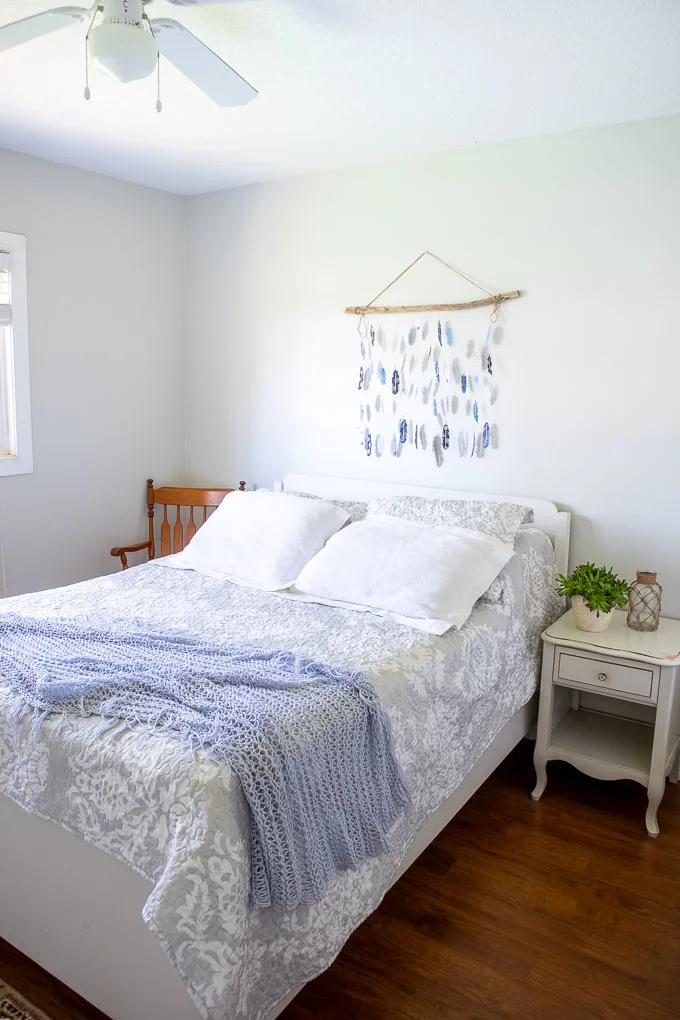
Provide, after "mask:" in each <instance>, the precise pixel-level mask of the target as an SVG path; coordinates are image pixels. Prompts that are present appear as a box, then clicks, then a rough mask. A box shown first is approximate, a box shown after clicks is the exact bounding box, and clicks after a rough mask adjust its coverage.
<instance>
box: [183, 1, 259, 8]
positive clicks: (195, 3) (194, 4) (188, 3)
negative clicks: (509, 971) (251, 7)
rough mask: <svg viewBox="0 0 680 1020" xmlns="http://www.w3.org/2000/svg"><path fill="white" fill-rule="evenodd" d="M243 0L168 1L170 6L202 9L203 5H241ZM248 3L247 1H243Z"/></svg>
mask: <svg viewBox="0 0 680 1020" xmlns="http://www.w3.org/2000/svg"><path fill="white" fill-rule="evenodd" d="M243 2H244V0H170V3H171V4H175V5H176V6H177V7H203V6H204V5H205V4H233V3H243ZM245 2H248V0H245Z"/></svg>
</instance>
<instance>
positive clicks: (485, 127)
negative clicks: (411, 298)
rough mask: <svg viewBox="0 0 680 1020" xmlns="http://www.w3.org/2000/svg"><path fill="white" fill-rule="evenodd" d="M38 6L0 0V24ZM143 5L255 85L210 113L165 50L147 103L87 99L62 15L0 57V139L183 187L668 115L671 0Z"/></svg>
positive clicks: (99, 85)
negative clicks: (239, 100) (159, 106)
mask: <svg viewBox="0 0 680 1020" xmlns="http://www.w3.org/2000/svg"><path fill="white" fill-rule="evenodd" d="M64 2H65V0H52V4H53V5H54V6H59V5H60V4H63V3H64ZM70 2H71V3H74V2H78V0H70ZM86 2H87V0H85V2H83V6H86ZM48 6H50V0H0V24H4V23H6V22H9V21H14V20H16V19H17V18H21V17H27V16H28V15H30V14H34V13H36V12H37V11H41V10H44V9H46V8H47V7H48ZM149 14H150V15H152V16H155V17H158V16H161V17H162V16H166V17H167V16H169V17H174V18H176V19H178V20H181V21H183V22H184V23H185V24H186V25H187V26H188V27H190V28H191V29H192V31H194V32H195V34H196V35H198V36H200V37H201V38H202V39H203V40H204V42H206V43H208V45H210V46H211V47H212V48H213V49H215V50H216V51H217V52H218V53H219V54H220V56H222V57H223V58H224V59H225V60H226V61H228V63H230V64H231V65H232V66H233V67H235V68H236V69H237V70H238V71H239V72H240V73H241V74H242V75H243V76H244V77H245V78H246V79H247V80H248V81H250V82H251V83H252V84H253V85H255V87H256V88H257V89H258V90H259V92H260V96H259V98H258V99H256V100H255V101H254V102H253V103H251V104H250V105H249V106H246V107H243V108H239V109H231V110H221V109H219V108H218V107H216V106H214V105H213V104H212V103H211V102H210V100H209V99H207V98H206V97H205V96H204V95H203V94H202V93H200V92H199V91H198V90H197V89H196V88H195V87H194V86H192V85H191V84H190V83H189V82H187V81H186V80H185V79H183V78H182V77H181V76H180V75H179V74H178V72H176V71H175V69H174V68H173V67H170V66H169V65H167V64H164V65H163V67H162V98H163V105H164V110H163V113H162V114H160V115H159V114H157V113H156V111H155V108H154V103H155V83H154V81H153V79H147V80H145V81H142V82H136V83H134V84H131V85H119V84H118V83H116V82H114V81H113V80H111V79H108V78H107V77H106V76H104V75H102V74H100V73H98V72H93V74H92V81H91V86H92V100H91V101H90V102H89V103H86V102H85V101H84V99H83V73H84V72H83V51H84V42H83V35H84V31H83V28H82V26H79V25H75V26H73V27H69V28H67V29H65V30H63V31H62V32H57V33H55V34H53V35H51V36H49V37H46V38H44V39H41V40H36V41H35V42H32V43H27V44H26V45H24V46H22V47H20V48H17V49H15V50H12V51H8V52H6V53H0V146H1V147H3V148H8V149H15V150H18V151H20V152H27V153H31V154H33V155H36V156H41V157H43V158H46V159H52V160H56V161H57V162H61V163H68V164H71V165H73V166H78V167H83V168H84V169H87V170H94V171H97V172H99V173H104V174H109V175H111V176H114V177H121V178H124V179H126V180H131V181H138V182H140V183H142V184H148V185H151V186H153V187H157V188H163V189H166V190H168V191H175V192H179V193H183V194H194V193H197V192H202V191H211V190H216V189H218V188H224V187H232V186H235V185H240V184H246V183H250V182H254V181H264V180H271V179H274V178H281V177H290V176H295V175H297V174H303V173H309V172H313V171H317V170H328V169H332V168H336V167H345V166H354V165H358V164H367V163H376V162H381V161H383V160H387V159H391V158H394V157H398V156H408V155H416V154H421V153H425V152H434V151H440V150H444V149H451V148H454V147H455V146H459V145H472V144H475V143H478V142H488V141H497V140H501V139H507V138H517V137H523V136H529V135H537V134H544V133H548V132H555V131H565V130H569V129H572V128H579V127H586V126H590V125H597V124H610V123H616V122H620V121H625V120H637V119H642V118H646V117H657V116H663V115H666V114H672V113H680V3H679V2H678V0H248V2H241V3H234V4H227V5H218V6H211V7H201V8H181V7H176V6H173V5H171V4H169V3H167V2H166V0H154V2H153V7H152V9H150V10H149Z"/></svg>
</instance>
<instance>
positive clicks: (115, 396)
mask: <svg viewBox="0 0 680 1020" xmlns="http://www.w3.org/2000/svg"><path fill="white" fill-rule="evenodd" d="M0 229H2V230H9V231H14V232H16V233H20V234H25V235H26V236H27V245H28V303H29V304H28V313H29V344H30V358H31V391H32V411H33V452H34V468H35V470H34V473H33V474H30V475H21V476H16V477H12V478H0V534H1V537H2V551H3V553H4V570H5V578H6V591H7V593H8V594H14V593H17V592H22V591H28V590H32V589H38V588H45V587H51V586H56V585H60V584H66V583H69V582H71V581H76V580H80V579H82V578H84V577H91V576H94V575H96V574H101V573H104V572H107V571H109V570H112V569H116V563H115V562H114V561H113V560H112V559H111V557H110V556H109V555H108V550H109V549H110V547H111V546H112V545H115V544H119V543H125V542H133V541H138V540H140V539H142V538H143V537H144V534H145V515H144V509H143V504H144V491H145V490H144V481H145V479H146V478H147V476H149V475H155V476H156V477H157V478H159V479H163V480H164V481H165V482H171V481H173V480H177V481H182V480H183V479H184V477H185V434H184V293H185V268H184V267H185V263H184V258H185V246H184V241H185V204H184V200H183V199H180V198H177V197H175V196H172V195H166V194H162V193H161V192H158V191H152V190H150V189H146V188H141V187H137V186H135V185H130V184H125V183H122V182H120V181H114V180H110V179H109V178H106V177H99V176H96V175H94V174H88V173H84V172H82V171H79V170H72V169H69V168H66V167H62V166H57V165H56V164H53V163H46V162H42V161H40V160H36V159H31V158H28V157H25V156H18V155H15V154H13V153H9V152H0ZM0 587H1V585H0Z"/></svg>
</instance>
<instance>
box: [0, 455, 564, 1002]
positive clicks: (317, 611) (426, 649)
mask: <svg viewBox="0 0 680 1020" xmlns="http://www.w3.org/2000/svg"><path fill="white" fill-rule="evenodd" d="M282 487H283V489H284V490H286V491H293V492H302V493H308V494H310V495H316V496H322V497H326V498H338V499H346V500H366V499H369V498H372V497H374V496H376V495H416V496H424V497H437V498H449V499H452V498H456V499H473V498H484V499H486V500H489V499H492V500H498V501H502V500H504V499H509V497H502V496H490V495H488V494H484V496H483V497H479V496H477V495H476V494H473V493H461V492H456V491H453V490H446V489H430V488H424V487H417V486H408V485H397V484H386V483H377V482H365V481H363V482H362V481H350V480H342V479H332V478H319V477H311V476H302V475H289V476H287V477H286V478H285V480H284V482H283V483H282ZM515 501H517V502H522V503H525V504H526V505H528V506H530V507H531V508H532V509H533V512H534V522H533V524H532V525H531V526H528V527H525V528H523V529H522V530H521V532H520V533H519V534H518V537H517V540H516V544H515V550H516V555H515V556H514V557H513V558H512V560H511V561H510V563H509V564H508V566H507V567H506V568H505V576H506V580H505V584H504V591H503V597H502V599H501V600H500V602H498V603H497V604H484V603H481V602H480V603H479V604H478V605H477V607H476V608H475V610H474V611H473V614H472V616H471V617H470V620H469V621H468V623H466V625H465V626H464V627H463V628H462V629H461V630H460V631H451V632H449V633H448V634H446V635H444V636H443V637H435V636H432V635H427V634H423V633H419V632H417V631H413V630H411V629H409V628H407V627H403V626H401V625H399V624H396V623H392V622H389V621H387V620H384V619H381V618H379V617H377V616H374V615H372V614H367V613H356V612H351V611H348V610H342V609H337V608H331V607H328V606H322V605H310V604H307V603H299V602H294V601H291V600H286V599H283V598H281V597H280V596H278V595H276V594H272V593H267V592H262V591H257V590H253V589H244V588H241V587H239V586H236V585H230V584H228V583H226V584H225V583H224V582H221V581H218V580H216V579H215V578H211V577H207V576H203V575H198V574H195V573H193V572H191V571H176V570H169V569H164V568H162V567H159V566H158V565H153V564H144V565H142V566H140V567H136V568H132V569H130V570H127V571H125V572H122V573H120V574H115V575H110V576H108V577H104V578H98V579H95V580H93V581H87V582H83V583H82V584H77V585H72V586H70V587H68V588H63V589H57V590H55V591H51V592H41V593H37V594H35V595H27V596H20V597H17V598H13V599H8V600H5V602H4V603H3V605H2V607H1V609H2V611H14V612H26V613H28V614H31V615H34V616H40V615H44V616H59V615H79V614H83V615H84V614H88V613H92V611H93V607H94V608H95V609H96V613H97V614H98V615H101V616H102V617H103V618H115V617H117V616H119V615H120V614H121V613H122V612H123V611H124V612H125V613H131V614H135V615H138V616H144V617H145V618H147V619H150V620H152V621H153V622H154V623H156V624H161V625H163V626H164V627H178V626H181V627H183V628H186V629H188V630H190V631H191V632H192V633H198V634H200V635H201V636H203V637H206V638H208V639H210V640H219V641H225V642H229V641H239V640H242V638H243V634H244V633H246V634H247V635H248V637H249V639H250V640H251V641H252V642H253V643H257V644H259V645H261V646H263V647H268V648H281V647H287V648H291V649H293V650H295V651H299V652H302V653H303V654H306V655H311V656H314V657H315V658H316V659H318V660H320V661H327V662H333V663H334V664H338V665H343V666H348V667H352V668H360V669H362V670H363V671H364V673H365V675H366V676H367V678H368V679H369V680H371V682H372V683H373V684H374V686H375V688H376V690H377V691H378V693H379V696H380V699H381V702H382V704H383V707H384V708H385V709H386V711H387V714H388V716H389V718H390V722H391V725H392V730H393V734H394V740H395V747H396V751H397V756H398V759H399V761H400V764H401V765H402V768H403V769H404V772H405V775H406V778H407V781H408V783H409V786H410V788H411V794H412V799H413V804H412V809H411V811H410V812H409V813H408V815H406V816H405V817H403V818H401V819H400V820H399V821H398V822H397V824H396V826H395V828H394V830H393V832H392V833H391V835H390V852H389V853H388V854H386V855H383V856H381V857H378V858H374V859H372V860H369V861H368V862H366V863H365V864H364V865H362V866H361V867H360V868H359V869H357V870H355V871H347V872H343V873H341V874H339V875H337V876H336V877H335V879H334V880H333V881H332V883H331V885H330V887H329V889H328V892H327V894H326V896H325V897H324V899H323V900H322V901H321V902H320V903H317V904H314V905H312V906H305V907H299V908H298V909H296V910H295V911H292V912H291V913H290V914H283V915H282V914H281V913H279V912H277V911H273V910H254V909H251V908H250V907H249V905H248V883H249V868H248V865H249V858H248V818H247V806H246V804H245V801H244V799H243V796H242V792H241V790H240V788H239V784H238V781H237V780H236V778H235V777H234V775H233V774H231V773H230V772H229V771H228V770H226V769H225V768H224V767H222V766H220V765H219V764H218V763H216V762H215V761H214V760H213V759H211V757H210V755H209V754H208V753H205V752H200V751H199V752H198V753H196V754H193V753H192V752H190V751H189V750H188V749H187V748H186V747H185V746H184V745H183V744H181V743H180V741H179V740H178V739H176V738H174V737H173V736H172V735H169V734H167V732H166V733H159V732H153V731H151V730H150V729H149V728H148V727H138V728H136V729H135V730H133V731H129V732H127V733H124V734H122V735H119V736H117V737H116V738H115V739H114V740H111V741H106V740H103V739H101V738H96V737H95V736H94V727H95V726H96V720H94V719H92V718H86V719H80V718H75V717H74V718H71V719H69V720H68V721H67V723H66V724H64V725H62V726H61V727H60V728H58V727H57V725H56V723H55V722H52V721H48V722H47V723H46V724H45V725H44V727H43V730H42V731H41V734H40V736H39V738H38V740H37V741H34V742H30V741H29V740H27V739H26V734H25V733H24V734H23V735H22V736H20V737H17V735H16V733H15V731H14V730H13V729H12V727H11V726H10V725H9V722H8V719H9V715H10V714H11V709H12V704H13V700H12V699H13V698H14V697H15V695H13V694H12V693H11V692H10V691H9V688H8V687H7V686H6V685H4V686H3V683H2V679H1V678H0V791H2V792H1V793H0V848H1V851H2V867H0V935H2V936H3V937H4V938H6V939H7V940H8V941H10V942H12V943H13V944H14V945H16V946H17V947H18V948H19V949H21V950H22V951H23V952H24V953H26V954H27V955H28V956H30V957H31V958H32V959H34V960H36V961H37V962H38V963H40V964H41V965H42V966H44V967H45V968H46V969H47V970H49V971H51V972H52V973H53V974H55V975H56V976H58V977H59V978H61V979H62V980H63V981H64V982H65V983H66V984H68V985H70V986H71V987H72V988H74V989H75V990H77V991H78V992H80V993H81V994H82V995H83V996H84V997H85V998H87V999H88V1000H90V1001H91V1002H93V1003H94V1004H95V1005H97V1006H98V1007H99V1008H100V1009H102V1010H103V1011H104V1012H105V1013H108V1014H109V1015H110V1016H111V1017H113V1018H114V1020H141V1018H142V1017H144V1018H145V1020H198V1018H199V1017H200V1016H202V1017H203V1018H204V1020H227V1018H229V1020H246V1018H247V1020H264V1018H266V1020H273V1018H274V1017H275V1016H277V1015H278V1014H279V1013H280V1012H281V1011H282V1010H283V1009H284V1008H285V1006H286V1005H287V1003H288V1002H290V1000H291V999H292V998H293V996H294V995H295V994H296V993H297V991H299V989H300V987H301V986H302V985H303V984H304V983H305V982H306V981H308V980H310V979H311V978H313V977H314V976H315V975H316V974H318V973H320V972H321V971H322V970H324V969H325V968H326V967H328V966H329V965H330V963H331V962H332V960H333V959H334V957H335V956H336V955H337V953H338V952H339V951H340V949H341V948H342V946H343V944H344V942H345V941H346V939H347V938H348V937H349V935H350V934H351V932H352V931H353V930H354V929H355V928H356V927H357V926H358V925H359V924H360V923H361V921H362V920H363V919H364V918H365V917H366V916H367V915H368V914H369V913H370V912H371V911H372V910H374V909H375V907H376V906H377V905H378V904H379V902H380V900H381V898H382V896H383V895H384V894H385V892H386V890H387V889H388V888H389V887H390V885H391V884H392V883H393V882H395V881H396V880H397V879H398V877H399V875H400V874H402V873H403V871H404V870H405V869H406V868H407V867H408V865H409V864H410V863H411V862H412V861H413V860H414V859H415V858H416V857H417V856H418V854H419V853H420V852H421V851H422V850H423V849H424V848H425V846H427V844H428V843H429V842H430V841H431V840H432V839H433V838H434V837H435V836H436V835H437V833H438V832H439V831H440V830H441V829H442V828H443V827H444V826H445V825H446V824H447V823H448V822H449V821H450V819H451V818H452V817H453V816H454V815H455V813H456V812H457V811H458V810H459V809H460V807H461V806H462V805H463V804H464V803H465V801H466V800H467V799H468V798H469V797H470V796H471V795H472V794H473V793H474V792H475V790H476V789H477V788H478V787H479V786H480V785H481V783H482V782H483V781H484V780H485V779H486V778H487V777H488V775H490V773H491V772H492V771H493V770H494V769H495V768H496V766H497V765H498V764H499V763H500V761H502V760H503V758H504V757H505V756H506V755H507V754H508V752H509V751H510V750H511V749H512V748H513V747H514V746H515V744H516V743H517V742H518V741H519V740H520V739H521V738H522V737H523V736H525V735H526V734H527V733H528V731H529V730H530V728H531V726H532V725H533V722H534V717H535V708H534V698H533V695H534V692H535V688H536V684H537V679H538V667H539V654H540V641H539V635H540V632H541V630H542V629H543V628H544V627H545V626H546V625H547V624H548V622H550V620H552V619H553V618H555V616H557V615H558V613H559V611H560V608H561V606H560V603H559V602H558V601H557V600H556V599H555V597H554V595H553V594H552V587H553V581H554V574H555V568H556V566H557V569H559V570H560V571H564V570H566V567H567V557H568V544H569V522H570V518H569V515H568V514H566V513H563V512H559V511H558V510H557V508H556V507H555V506H554V504H552V503H549V502H546V501H542V500H534V499H525V498H522V499H518V498H517V497H515ZM206 607H208V608H209V611H206Z"/></svg>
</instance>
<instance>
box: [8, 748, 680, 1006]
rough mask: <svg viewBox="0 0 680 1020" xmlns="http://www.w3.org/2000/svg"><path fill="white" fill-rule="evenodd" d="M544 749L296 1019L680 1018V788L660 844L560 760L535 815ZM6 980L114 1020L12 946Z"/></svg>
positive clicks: (429, 861) (633, 793)
mask: <svg viewBox="0 0 680 1020" xmlns="http://www.w3.org/2000/svg"><path fill="white" fill-rule="evenodd" d="M531 748H532V745H530V744H528V742H526V741H523V742H522V744H521V745H520V747H519V748H517V750H516V751H515V752H514V753H513V754H512V755H511V756H510V757H509V758H508V759H507V760H506V762H504V764H503V765H502V766H501V768H500V769H499V770H498V771H497V772H496V773H494V775H493V776H492V777H491V778H490V779H489V780H488V781H487V782H486V783H485V784H484V786H483V787H482V789H481V790H480V791H479V792H478V793H477V794H476V795H475V797H473V799H472V800H471V801H470V802H469V803H468V804H467V805H466V807H465V808H463V810H462V811H461V812H460V814H459V815H458V816H457V817H456V818H455V819H454V820H453V822H452V823H451V824H450V825H449V826H448V827H447V828H446V829H445V831H444V832H443V833H442V834H441V835H440V836H439V837H438V839H437V840H435V842H434V843H433V844H432V845H431V846H430V847H429V848H428V849H427V850H426V851H425V853H424V854H423V855H422V856H421V857H420V858H419V859H418V860H417V861H416V863H415V864H414V865H413V866H412V867H411V868H410V870H409V871H408V873H407V874H406V875H405V876H404V877H403V878H402V879H401V880H400V881H399V882H398V883H397V885H396V886H395V887H394V888H393V889H392V890H391V891H390V892H389V893H388V894H387V896H386V897H385V899H384V901H383V903H382V905H381V907H380V908H379V910H377V911H376V912H375V913H374V914H372V915H371V917H370V918H369V919H368V920H367V921H366V922H365V923H364V924H363V925H362V926H361V928H359V929H358V931H357V932H355V934H354V935H353V936H352V938H351V939H350V941H349V942H348V943H347V945H346V946H345V948H344V950H343V951H342V953H341V954H340V956H339V957H338V959H337V960H336V962H335V963H334V965H333V966H332V967H331V968H330V969H329V970H328V971H326V972H325V973H324V974H322V975H321V977H319V978H317V979H316V980H315V981H313V982H311V983H310V984H309V985H308V986H307V987H306V988H305V989H304V990H303V991H302V993H301V994H300V995H299V996H298V997H297V998H296V999H295V1001H294V1002H293V1003H291V1005H290V1006H289V1007H288V1009H287V1010H286V1011H285V1013H284V1014H283V1017H284V1018H285V1020H309V1018H311V1017H314V1018H323V1020H340V1018H342V1020H353V1018H355V1020H426V1018H427V1020H429V1018H435V1017H437V1018H441V1020H449V1018H450V1020H454V1018H455V1020H492V1018H498V1017H503V1018H505V1020H529V1018H531V1020H671V1018H680V788H678V787H677V786H669V787H668V788H667V792H666V796H665V799H664V802H663V804H662V806H661V809H660V812H659V822H660V825H661V836H660V838H659V839H658V840H654V839H650V838H649V837H648V836H647V835H646V834H645V829H644V809H645V804H646V801H645V792H644V790H643V789H642V788H641V787H638V786H636V785H635V784H633V783H603V782H597V781H595V780H590V779H588V778H587V777H585V776H582V775H581V774H580V773H578V772H577V771H576V770H574V769H572V768H570V766H568V765H563V764H560V763H552V764H550V765H549V773H548V776H549V779H548V788H547V791H546V793H545V794H544V797H543V799H542V800H541V801H540V802H539V803H538V804H534V803H533V801H531V799H530V798H529V790H530V789H531V787H532V785H533V772H532V769H531ZM0 976H2V977H4V978H5V980H7V981H9V982H11V983H12V984H14V986H15V987H16V988H17V989H19V990H20V991H23V993H24V994H25V995H27V996H28V997H29V998H31V999H32V1001H33V1002H34V1003H35V1005H37V1006H42V1008H43V1009H46V1010H47V1012H48V1013H50V1015H51V1016H52V1017H54V1020H102V1014H101V1013H99V1012H98V1011H96V1010H93V1009H91V1008H88V1007H85V1006H83V1005H82V1003H78V1001H77V1000H75V999H72V998H71V999H69V998H68V997H67V993H66V992H65V991H62V989H61V988H60V986H59V985H58V983H55V982H54V980H53V979H51V978H48V977H46V976H45V975H44V972H41V971H40V970H39V969H38V968H35V966H34V965H33V964H31V963H30V962H28V961H26V960H25V959H24V958H23V957H21V956H20V954H17V953H16V952H15V951H11V950H9V948H8V947H7V946H6V944H5V945H4V946H3V945H2V944H1V943H0ZM70 994H72V993H70ZM140 1020H143V1018H140Z"/></svg>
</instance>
